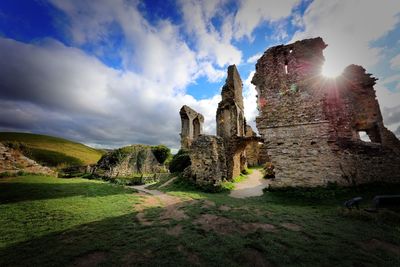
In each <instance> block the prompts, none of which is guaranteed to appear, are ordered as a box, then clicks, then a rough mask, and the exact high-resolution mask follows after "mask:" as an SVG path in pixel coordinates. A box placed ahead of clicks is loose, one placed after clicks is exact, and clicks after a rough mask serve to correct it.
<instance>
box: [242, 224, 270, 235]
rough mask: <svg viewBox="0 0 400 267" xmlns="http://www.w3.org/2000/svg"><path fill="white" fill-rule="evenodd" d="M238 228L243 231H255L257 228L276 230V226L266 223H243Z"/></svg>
mask: <svg viewBox="0 0 400 267" xmlns="http://www.w3.org/2000/svg"><path fill="white" fill-rule="evenodd" d="M240 228H241V229H242V230H243V231H244V232H245V233H251V232H256V231H257V230H263V231H266V232H276V227H275V226H274V225H272V224H268V223H244V224H241V225H240Z"/></svg>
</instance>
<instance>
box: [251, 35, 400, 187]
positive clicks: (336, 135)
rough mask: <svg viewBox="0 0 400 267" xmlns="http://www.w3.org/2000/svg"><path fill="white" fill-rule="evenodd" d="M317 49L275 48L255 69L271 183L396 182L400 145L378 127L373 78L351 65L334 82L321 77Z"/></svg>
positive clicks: (317, 42) (315, 42) (317, 45)
mask: <svg viewBox="0 0 400 267" xmlns="http://www.w3.org/2000/svg"><path fill="white" fill-rule="evenodd" d="M325 47H326V44H325V43H324V42H323V40H322V39H321V38H314V39H307V40H302V41H298V42H295V43H293V44H289V45H280V46H276V47H272V48H269V49H268V50H267V51H266V52H265V53H264V55H263V56H262V57H261V58H260V59H259V60H258V62H257V64H256V73H255V75H254V77H253V79H252V83H253V84H254V85H256V90H257V92H258V99H257V104H258V109H259V116H258V117H257V119H256V123H257V128H258V131H259V133H260V134H261V136H262V137H263V138H264V143H265V145H266V148H267V151H268V157H269V159H270V161H271V162H272V163H273V164H274V165H275V173H276V177H275V180H274V182H273V185H276V186H316V185H325V184H327V183H328V182H337V183H339V184H344V185H348V184H354V183H365V182H371V181H391V182H393V181H400V158H399V157H400V155H399V154H400V153H399V150H400V143H399V140H398V139H397V138H396V137H395V136H394V134H393V133H391V132H390V131H389V130H387V129H386V128H385V127H384V125H383V121H382V115H381V112H380V109H379V104H378V101H377V100H376V96H375V90H374V88H373V86H374V84H375V81H376V79H375V78H373V77H371V75H370V74H366V73H365V69H363V68H362V67H360V66H355V65H351V66H349V67H347V68H346V69H345V71H344V73H343V75H342V76H341V77H338V78H337V79H335V80H329V79H327V78H325V77H322V75H321V68H322V65H323V62H324V57H323V49H324V48H325ZM359 131H365V132H366V133H367V134H368V135H369V137H370V139H371V141H372V142H371V143H366V142H363V141H361V140H360V137H359Z"/></svg>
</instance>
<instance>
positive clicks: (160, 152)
mask: <svg viewBox="0 0 400 267" xmlns="http://www.w3.org/2000/svg"><path fill="white" fill-rule="evenodd" d="M151 151H152V152H153V154H154V156H155V157H156V159H157V161H158V162H159V163H160V164H164V163H165V161H166V160H167V158H168V157H169V156H170V155H171V150H170V149H169V148H168V147H167V146H165V145H158V146H152V147H151Z"/></svg>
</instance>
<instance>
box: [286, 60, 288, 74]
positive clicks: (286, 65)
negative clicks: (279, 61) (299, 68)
mask: <svg viewBox="0 0 400 267" xmlns="http://www.w3.org/2000/svg"><path fill="white" fill-rule="evenodd" d="M287 65H288V61H287V60H285V74H288V68H287Z"/></svg>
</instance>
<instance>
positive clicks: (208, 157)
mask: <svg viewBox="0 0 400 267" xmlns="http://www.w3.org/2000/svg"><path fill="white" fill-rule="evenodd" d="M189 156H190V160H191V162H192V165H191V166H190V167H189V168H190V172H187V173H189V175H190V179H192V180H193V181H194V182H195V183H196V184H197V185H198V186H200V187H217V186H220V184H221V182H222V181H223V180H224V179H226V178H227V177H226V174H227V169H226V159H225V147H224V140H223V139H222V138H221V137H219V136H212V135H200V136H199V137H198V138H197V139H196V140H195V141H193V143H192V146H191V147H190V150H189Z"/></svg>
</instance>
